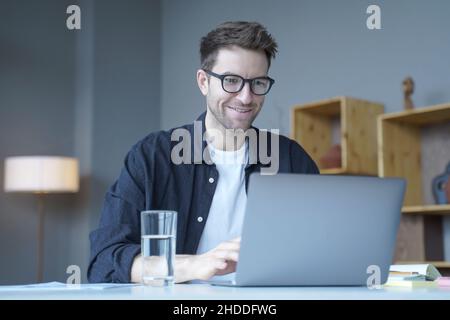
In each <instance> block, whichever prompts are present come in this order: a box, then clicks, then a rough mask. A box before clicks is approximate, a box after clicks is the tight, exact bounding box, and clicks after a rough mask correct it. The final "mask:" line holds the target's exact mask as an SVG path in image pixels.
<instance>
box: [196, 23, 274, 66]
mask: <svg viewBox="0 0 450 320" xmlns="http://www.w3.org/2000/svg"><path fill="white" fill-rule="evenodd" d="M233 45H234V46H239V47H241V48H244V49H250V50H263V51H264V53H265V54H266V57H267V62H268V63H269V64H268V66H269V67H270V62H271V59H272V58H275V54H276V52H277V47H278V45H277V43H276V42H275V39H274V38H273V37H272V36H271V35H270V34H269V33H268V32H267V30H266V28H265V27H264V26H262V25H261V24H259V23H258V22H246V21H235V22H224V23H222V24H220V25H219V26H217V28H216V29H214V30H212V31H210V32H209V33H208V34H207V35H206V36H204V37H203V38H202V39H201V41H200V63H201V67H202V68H203V69H207V70H211V69H212V67H213V66H214V64H215V63H216V58H217V53H218V52H219V49H221V48H224V47H229V46H233Z"/></svg>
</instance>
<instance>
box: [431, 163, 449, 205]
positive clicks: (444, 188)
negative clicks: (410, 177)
mask: <svg viewBox="0 0 450 320" xmlns="http://www.w3.org/2000/svg"><path fill="white" fill-rule="evenodd" d="M433 195H434V199H435V201H436V204H447V203H449V204H450V162H449V163H448V164H447V169H446V171H445V172H444V173H443V174H441V175H439V176H437V177H435V178H434V179H433Z"/></svg>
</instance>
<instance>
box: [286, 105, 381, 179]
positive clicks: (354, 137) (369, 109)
mask: <svg viewBox="0 0 450 320" xmlns="http://www.w3.org/2000/svg"><path fill="white" fill-rule="evenodd" d="M383 111H384V106H383V105H382V104H380V103H375V102H370V101H366V100H362V99H355V98H350V97H335V98H331V99H327V100H322V101H317V102H313V103H308V104H303V105H296V106H294V107H293V108H292V115H291V119H292V120H291V121H292V123H291V138H292V139H294V140H296V141H297V142H298V143H299V144H300V145H301V146H302V147H303V148H304V149H305V150H306V151H307V152H308V154H309V155H310V156H311V157H312V158H313V160H314V161H315V162H316V164H317V165H318V166H319V169H320V171H321V173H323V174H360V175H377V173H378V164H377V147H376V146H377V144H376V141H377V133H376V130H377V122H376V119H377V116H378V115H381V114H382V113H383ZM336 118H337V119H338V120H339V124H340V145H341V150H342V154H341V163H342V166H341V168H331V169H322V168H320V158H321V157H322V156H323V155H325V154H326V152H327V151H328V150H329V149H330V147H331V146H332V143H333V142H332V138H333V137H332V134H333V132H332V131H333V120H334V119H336Z"/></svg>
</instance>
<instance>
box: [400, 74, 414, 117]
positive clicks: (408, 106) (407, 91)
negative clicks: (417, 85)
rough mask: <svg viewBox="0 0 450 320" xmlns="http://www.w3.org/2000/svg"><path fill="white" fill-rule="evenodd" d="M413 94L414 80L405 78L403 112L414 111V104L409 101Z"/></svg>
mask: <svg viewBox="0 0 450 320" xmlns="http://www.w3.org/2000/svg"><path fill="white" fill-rule="evenodd" d="M413 93H414V80H413V78H411V77H406V78H405V80H403V105H404V108H405V110H412V109H414V103H413V101H412V99H411V96H412V94H413Z"/></svg>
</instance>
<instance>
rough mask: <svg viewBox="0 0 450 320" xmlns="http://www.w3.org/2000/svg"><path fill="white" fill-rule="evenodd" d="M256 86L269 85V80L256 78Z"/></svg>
mask: <svg viewBox="0 0 450 320" xmlns="http://www.w3.org/2000/svg"><path fill="white" fill-rule="evenodd" d="M255 86H258V87H265V86H267V81H266V80H265V79H261V80H255Z"/></svg>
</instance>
